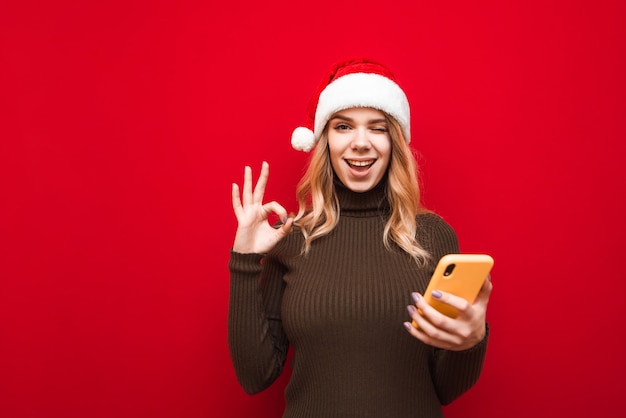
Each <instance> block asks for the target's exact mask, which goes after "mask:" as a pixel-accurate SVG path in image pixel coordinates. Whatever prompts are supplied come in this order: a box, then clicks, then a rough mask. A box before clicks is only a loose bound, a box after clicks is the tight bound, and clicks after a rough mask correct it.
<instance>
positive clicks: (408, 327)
mask: <svg viewBox="0 0 626 418" xmlns="http://www.w3.org/2000/svg"><path fill="white" fill-rule="evenodd" d="M402 325H404V329H406V330H407V331H409V330H410V329H411V328H413V325H411V324H410V323H408V322H404V323H403V324H402Z"/></svg>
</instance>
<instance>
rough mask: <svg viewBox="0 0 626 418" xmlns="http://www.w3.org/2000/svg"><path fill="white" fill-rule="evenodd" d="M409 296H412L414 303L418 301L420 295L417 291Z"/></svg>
mask: <svg viewBox="0 0 626 418" xmlns="http://www.w3.org/2000/svg"><path fill="white" fill-rule="evenodd" d="M411 297H412V298H413V302H415V303H417V302H419V301H420V295H419V293H417V292H413V293H411Z"/></svg>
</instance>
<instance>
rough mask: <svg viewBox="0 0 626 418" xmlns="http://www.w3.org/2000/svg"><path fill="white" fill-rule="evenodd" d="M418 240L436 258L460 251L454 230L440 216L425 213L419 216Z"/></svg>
mask: <svg viewBox="0 0 626 418" xmlns="http://www.w3.org/2000/svg"><path fill="white" fill-rule="evenodd" d="M416 220H417V240H418V242H419V243H420V244H421V245H422V246H423V247H424V248H425V249H427V250H428V251H429V252H430V253H431V254H432V255H433V256H434V257H437V258H439V257H442V256H444V255H445V254H449V253H456V252H458V251H459V243H458V239H457V235H456V232H455V231H454V228H453V227H452V226H451V225H450V224H449V223H448V222H446V221H445V220H444V219H443V218H442V217H441V216H440V215H438V214H436V213H434V212H424V213H421V214H419V215H417V218H416Z"/></svg>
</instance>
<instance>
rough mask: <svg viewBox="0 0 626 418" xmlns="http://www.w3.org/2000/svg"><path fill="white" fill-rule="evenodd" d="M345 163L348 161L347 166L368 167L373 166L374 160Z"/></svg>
mask: <svg viewBox="0 0 626 418" xmlns="http://www.w3.org/2000/svg"><path fill="white" fill-rule="evenodd" d="M346 161H348V164H350V165H354V166H356V167H366V166H368V165H372V164H374V160H368V161H355V160H346Z"/></svg>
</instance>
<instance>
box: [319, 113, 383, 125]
mask: <svg viewBox="0 0 626 418" xmlns="http://www.w3.org/2000/svg"><path fill="white" fill-rule="evenodd" d="M333 119H341V120H345V121H346V122H354V119H352V118H349V117H347V116H343V115H335V116H333V117H332V118H330V120H333ZM367 123H368V124H372V123H387V119H385V118H380V119H370V120H368V121H367Z"/></svg>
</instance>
